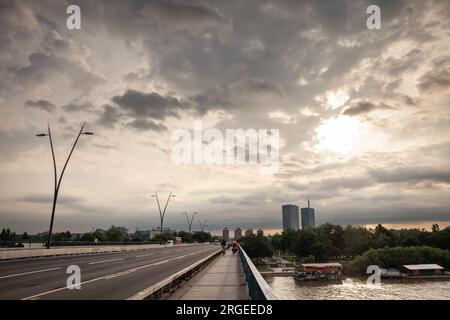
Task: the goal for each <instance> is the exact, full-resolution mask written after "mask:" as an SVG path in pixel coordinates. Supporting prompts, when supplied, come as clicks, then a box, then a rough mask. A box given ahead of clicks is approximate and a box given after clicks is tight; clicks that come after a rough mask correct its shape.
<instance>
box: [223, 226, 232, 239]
mask: <svg viewBox="0 0 450 320" xmlns="http://www.w3.org/2000/svg"><path fill="white" fill-rule="evenodd" d="M222 238H223V240H225V241H229V240H230V230H228V228H227V227H225V228H223V230H222Z"/></svg>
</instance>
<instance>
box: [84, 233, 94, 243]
mask: <svg viewBox="0 0 450 320" xmlns="http://www.w3.org/2000/svg"><path fill="white" fill-rule="evenodd" d="M81 241H95V234H94V233H93V232H87V233H83V235H82V236H81Z"/></svg>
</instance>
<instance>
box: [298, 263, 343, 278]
mask: <svg viewBox="0 0 450 320" xmlns="http://www.w3.org/2000/svg"><path fill="white" fill-rule="evenodd" d="M294 278H295V279H296V280H300V281H321V280H327V281H340V280H343V279H344V277H343V275H342V265H341V264H340V263H302V264H300V265H298V266H296V268H295V270H294Z"/></svg>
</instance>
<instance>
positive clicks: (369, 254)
mask: <svg viewBox="0 0 450 320" xmlns="http://www.w3.org/2000/svg"><path fill="white" fill-rule="evenodd" d="M422 263H437V264H439V265H441V266H443V267H444V268H446V269H448V268H450V252H449V251H447V250H442V249H438V248H431V247H426V246H422V247H395V248H382V249H370V250H368V251H366V252H364V254H362V255H361V256H359V257H357V258H356V259H355V260H353V262H351V263H350V265H349V266H348V269H347V271H348V272H362V273H364V272H365V271H366V269H367V267H368V266H370V265H378V266H380V267H382V268H398V267H399V266H401V265H404V264H422Z"/></svg>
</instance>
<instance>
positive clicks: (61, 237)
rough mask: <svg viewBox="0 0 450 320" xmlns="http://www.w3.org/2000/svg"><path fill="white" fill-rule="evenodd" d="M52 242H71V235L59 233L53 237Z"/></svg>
mask: <svg viewBox="0 0 450 320" xmlns="http://www.w3.org/2000/svg"><path fill="white" fill-rule="evenodd" d="M52 240H53V241H70V240H72V235H71V233H70V231H66V232H60V233H57V234H55V235H54V236H53V239H52Z"/></svg>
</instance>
